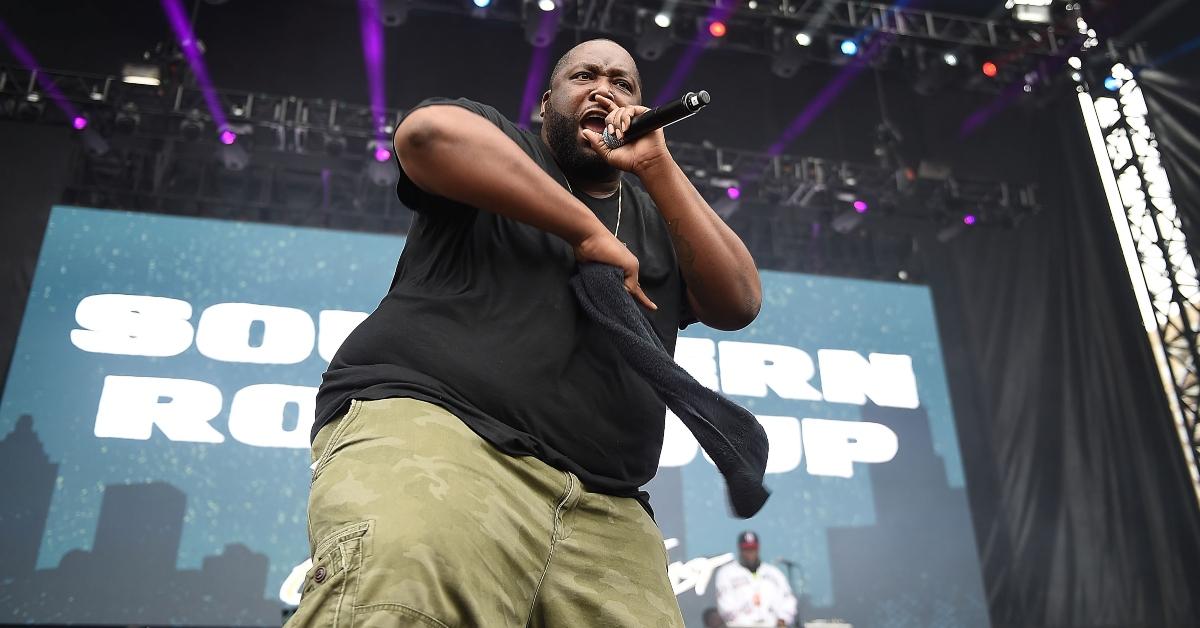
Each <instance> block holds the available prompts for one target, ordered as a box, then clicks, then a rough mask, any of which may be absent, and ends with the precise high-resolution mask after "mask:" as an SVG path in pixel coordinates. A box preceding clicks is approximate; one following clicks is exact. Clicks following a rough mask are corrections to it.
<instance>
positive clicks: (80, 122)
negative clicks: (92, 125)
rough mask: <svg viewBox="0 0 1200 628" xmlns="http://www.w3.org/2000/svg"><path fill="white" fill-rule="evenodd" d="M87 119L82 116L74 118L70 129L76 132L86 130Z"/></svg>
mask: <svg viewBox="0 0 1200 628" xmlns="http://www.w3.org/2000/svg"><path fill="white" fill-rule="evenodd" d="M87 125H88V119H87V118H85V117H83V116H75V117H74V118H73V119H72V120H71V127H72V128H73V129H75V130H76V131H82V130H84V129H86V128H87Z"/></svg>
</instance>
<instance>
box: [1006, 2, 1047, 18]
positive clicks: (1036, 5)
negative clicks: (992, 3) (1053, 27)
mask: <svg viewBox="0 0 1200 628" xmlns="http://www.w3.org/2000/svg"><path fill="white" fill-rule="evenodd" d="M1052 3H1053V0H1008V2H1005V3H1004V8H1006V9H1008V10H1010V11H1012V17H1013V19H1014V20H1017V21H1018V22H1033V23H1035V24H1049V23H1050V22H1052V21H1053V16H1052V15H1051V11H1050V5H1051V4H1052Z"/></svg>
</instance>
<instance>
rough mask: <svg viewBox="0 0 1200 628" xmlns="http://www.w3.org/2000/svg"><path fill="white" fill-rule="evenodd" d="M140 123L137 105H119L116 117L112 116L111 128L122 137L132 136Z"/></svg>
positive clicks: (129, 103)
mask: <svg viewBox="0 0 1200 628" xmlns="http://www.w3.org/2000/svg"><path fill="white" fill-rule="evenodd" d="M141 122H142V116H141V114H140V113H138V108H137V105H135V104H133V103H131V102H127V103H125V104H124V105H121V108H120V109H118V110H117V113H116V115H115V116H113V128H114V129H115V130H116V131H117V133H121V134H124V135H132V134H133V132H134V131H136V130H137V127H138V125H139V124H141Z"/></svg>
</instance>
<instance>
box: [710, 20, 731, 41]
mask: <svg viewBox="0 0 1200 628" xmlns="http://www.w3.org/2000/svg"><path fill="white" fill-rule="evenodd" d="M728 30H729V28H728V27H726V26H725V22H722V21H721V20H713V21H711V22H709V23H708V34H709V35H712V36H713V37H716V38H718V39H720V38H721V37H724V36H725V33H726V32H728Z"/></svg>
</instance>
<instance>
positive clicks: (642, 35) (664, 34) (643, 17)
mask: <svg viewBox="0 0 1200 628" xmlns="http://www.w3.org/2000/svg"><path fill="white" fill-rule="evenodd" d="M664 22H665V24H664ZM670 26H671V18H670V17H669V16H667V15H666V14H665V13H659V14H657V15H655V16H653V17H651V16H650V13H649V12H642V13H640V14H639V19H638V22H637V25H636V26H635V28H634V30H635V32H636V33H637V40H636V41H635V42H634V51H635V52H636V53H637V55H638V56H639V57H641V58H643V59H645V60H647V61H655V60H657V59H658V58H659V57H661V56H662V55H663V53H664V52H666V51H667V48H668V47H670V46H671V28H670Z"/></svg>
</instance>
